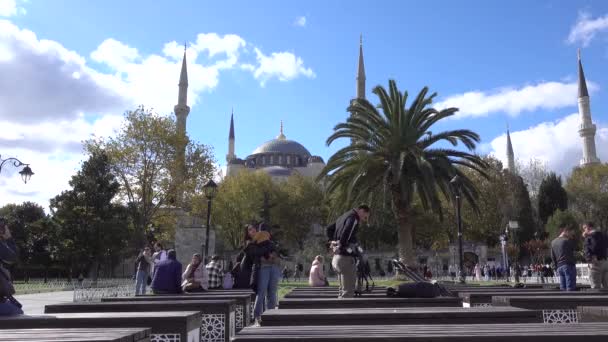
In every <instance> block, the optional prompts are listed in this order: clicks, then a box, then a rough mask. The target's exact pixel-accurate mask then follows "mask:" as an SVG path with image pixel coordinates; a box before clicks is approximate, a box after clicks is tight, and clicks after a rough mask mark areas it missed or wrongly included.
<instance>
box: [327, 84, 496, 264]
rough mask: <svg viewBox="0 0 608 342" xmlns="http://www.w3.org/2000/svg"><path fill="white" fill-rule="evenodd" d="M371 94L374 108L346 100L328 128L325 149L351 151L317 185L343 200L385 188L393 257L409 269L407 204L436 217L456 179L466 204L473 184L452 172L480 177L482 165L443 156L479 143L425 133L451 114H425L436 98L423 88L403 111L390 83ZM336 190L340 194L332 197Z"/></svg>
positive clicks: (462, 135)
mask: <svg viewBox="0 0 608 342" xmlns="http://www.w3.org/2000/svg"><path fill="white" fill-rule="evenodd" d="M373 93H374V94H376V95H377V96H378V98H379V100H380V104H379V105H378V106H374V105H373V104H371V103H370V102H369V101H367V100H365V99H356V100H353V102H352V103H351V105H350V106H349V107H348V111H349V112H350V113H351V116H350V117H349V118H348V120H347V121H346V122H344V123H340V124H338V125H336V127H335V128H334V133H333V134H332V135H331V136H330V137H329V138H328V139H327V144H328V145H330V144H332V143H333V142H334V141H336V140H338V139H340V138H347V139H350V140H351V144H350V145H348V146H346V147H344V148H342V149H340V150H339V151H337V152H336V153H335V154H334V155H333V156H332V157H331V158H330V159H329V161H328V163H327V165H326V167H325V168H324V170H323V172H322V174H321V177H325V176H328V190H329V191H330V192H334V191H343V193H345V194H346V196H347V197H348V198H351V199H355V200H361V199H365V198H367V196H368V195H369V194H370V193H371V192H373V191H374V189H376V188H384V187H386V189H387V191H388V192H389V193H390V195H391V200H392V202H393V206H394V209H395V210H394V215H395V218H396V220H397V222H398V227H399V230H398V240H399V257H400V258H401V259H403V260H404V261H405V262H406V263H410V264H412V263H413V262H414V260H415V255H414V236H413V220H412V218H413V215H412V212H411V209H412V204H413V202H414V200H415V199H416V198H418V200H419V201H420V204H421V206H422V208H423V209H424V210H430V211H433V212H435V213H436V214H438V215H441V214H442V206H441V200H440V198H441V196H443V197H445V198H452V197H453V188H452V186H451V185H450V180H451V179H452V178H453V177H454V176H455V175H459V176H460V178H461V179H462V187H461V191H462V194H463V197H464V198H465V199H466V200H467V201H469V202H471V203H474V202H475V199H476V197H477V191H476V190H475V188H474V186H473V183H472V182H471V180H470V179H468V178H467V177H466V175H465V174H464V173H463V172H462V171H461V170H460V169H459V168H457V167H456V166H457V165H459V166H462V167H464V168H470V169H473V170H476V171H477V172H480V173H483V169H485V166H486V165H485V162H484V161H483V160H482V159H481V158H479V157H478V156H476V155H473V154H470V153H467V152H463V151H460V150H456V149H452V148H446V147H444V146H443V144H449V145H452V146H457V145H458V144H459V143H462V144H463V145H464V146H465V148H467V149H469V150H472V149H474V148H475V146H476V144H477V142H478V141H479V136H478V135H477V134H476V133H474V132H472V131H469V130H452V131H445V132H437V133H435V132H431V130H432V129H433V126H434V125H435V124H436V123H438V122H440V121H441V120H443V119H446V118H448V117H450V116H452V115H454V114H455V113H456V112H457V111H458V109H457V108H447V109H444V110H441V111H439V110H436V109H434V108H432V107H430V106H431V105H432V103H433V99H434V98H435V96H436V94H432V95H430V96H429V95H428V88H423V89H422V90H421V91H420V93H419V94H418V95H417V96H416V98H415V99H414V100H413V101H412V102H411V103H410V104H409V107H406V104H407V101H408V93H407V92H404V93H402V92H400V91H399V90H398V88H397V85H396V82H395V81H393V80H390V81H389V89H388V90H387V89H385V88H383V87H381V86H377V87H375V88H374V90H373ZM339 189H341V190H339Z"/></svg>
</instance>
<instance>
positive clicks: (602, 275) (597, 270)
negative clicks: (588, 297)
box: [583, 222, 608, 289]
mask: <svg viewBox="0 0 608 342" xmlns="http://www.w3.org/2000/svg"><path fill="white" fill-rule="evenodd" d="M583 238H584V239H585V244H584V247H583V250H584V251H585V259H586V260H587V262H588V263H589V280H590V281H591V288H592V289H601V288H604V289H608V260H606V249H608V237H607V236H606V234H604V233H602V232H601V231H599V230H595V227H594V225H593V222H587V223H585V224H583Z"/></svg>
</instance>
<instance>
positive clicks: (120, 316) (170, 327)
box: [0, 311, 201, 341]
mask: <svg viewBox="0 0 608 342" xmlns="http://www.w3.org/2000/svg"><path fill="white" fill-rule="evenodd" d="M200 322H201V314H200V312H198V311H169V312H109V313H108V312H93V313H82V312H80V313H65V314H54V315H42V316H14V317H0V340H2V341H4V339H3V335H4V331H3V330H4V329H39V328H152V332H151V334H152V335H151V336H150V339H151V340H154V341H193V340H194V341H196V339H198V336H200V326H201V323H200Z"/></svg>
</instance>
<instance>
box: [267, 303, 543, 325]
mask: <svg viewBox="0 0 608 342" xmlns="http://www.w3.org/2000/svg"><path fill="white" fill-rule="evenodd" d="M542 321H543V315H542V312H541V311H538V310H526V309H519V308H512V307H502V308H473V309H465V308H461V307H460V308H459V307H444V308H442V307H430V308H429V307H414V308H384V309H379V308H355V309H290V310H283V309H279V310H277V309H275V310H268V311H266V312H264V314H262V325H263V326H287V325H291V326H296V325H399V324H476V323H542Z"/></svg>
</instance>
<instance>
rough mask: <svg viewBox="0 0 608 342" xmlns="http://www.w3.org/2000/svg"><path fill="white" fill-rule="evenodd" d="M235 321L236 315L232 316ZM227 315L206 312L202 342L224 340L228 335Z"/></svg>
mask: <svg viewBox="0 0 608 342" xmlns="http://www.w3.org/2000/svg"><path fill="white" fill-rule="evenodd" d="M231 318H232V321H234V317H231ZM225 330H226V315H224V314H204V315H202V322H201V342H224V341H226V336H225V333H224V331H225Z"/></svg>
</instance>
